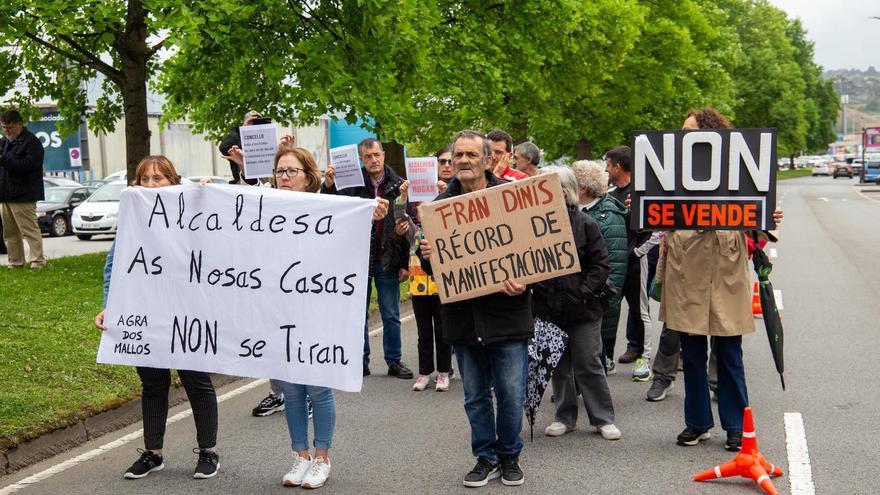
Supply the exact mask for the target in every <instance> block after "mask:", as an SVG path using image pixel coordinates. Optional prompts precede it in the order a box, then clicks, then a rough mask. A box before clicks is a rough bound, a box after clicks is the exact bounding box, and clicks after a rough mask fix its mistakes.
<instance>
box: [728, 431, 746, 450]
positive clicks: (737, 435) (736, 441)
mask: <svg viewBox="0 0 880 495" xmlns="http://www.w3.org/2000/svg"><path fill="white" fill-rule="evenodd" d="M742 444H743V432H741V431H728V432H727V441H726V442H724V449H725V450H728V451H730V452H739V449H740V448H742Z"/></svg>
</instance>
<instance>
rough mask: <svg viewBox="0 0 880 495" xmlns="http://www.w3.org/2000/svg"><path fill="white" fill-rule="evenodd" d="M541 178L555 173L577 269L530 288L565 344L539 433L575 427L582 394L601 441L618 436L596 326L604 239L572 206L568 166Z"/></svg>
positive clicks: (603, 295)
mask: <svg viewBox="0 0 880 495" xmlns="http://www.w3.org/2000/svg"><path fill="white" fill-rule="evenodd" d="M540 173H541V174H552V173H555V174H558V175H559V179H560V182H561V183H562V191H563V193H564V194H565V203H566V206H568V220H569V223H570V224H571V232H572V234H573V236H574V244H575V249H577V253H578V261H579V262H580V266H581V271H580V272H579V273H572V274H569V275H563V276H561V277H556V278H553V279H550V280H545V281H543V282H538V283H536V284H534V285H532V290H533V294H532V297H533V301H534V312H535V318H540V319H541V320H543V321H545V322H550V323H553V324H554V325H556V326H558V327H559V328H561V329H562V330H564V331H565V332H566V333H567V334H568V345H567V346H566V347H565V351H564V352H563V354H562V358H560V360H559V364H558V365H557V366H556V369H555V370H554V372H553V378H552V383H553V393H554V395H555V396H556V419H555V421H554V422H553V423H551V424H550V426H548V427H547V428H546V429H545V430H544V433H545V434H546V435H547V436H551V437H558V436H562V435H564V434H566V433H568V432H570V431H573V430H575V429H576V428H577V415H578V403H577V396H578V395H582V396H583V400H584V407H586V410H587V415H588V416H589V420H590V424H591V425H592V426H594V427H595V428H596V430H597V431H598V432H599V433H601V434H602V438H604V439H606V440H617V439H619V438H620V436H621V435H620V430H619V429H618V428H617V426H615V425H614V405H613V404H612V402H611V391H610V390H609V388H608V381H607V380H606V378H605V352H604V350H603V348H602V337H601V334H600V332H601V326H602V313H603V304H605V303H603V299H607V298H608V297H610V293H609V292H610V288H608V286H607V285H606V282H607V280H608V272H609V270H610V265H609V264H608V251H607V249H606V247H605V241H604V240H603V239H602V234H601V232H600V231H599V225H598V224H597V223H596V221H595V220H593V218H592V217H591V216H589V215H587V214H586V213H584V212H582V211H580V209H579V208H578V203H579V197H578V182H577V179H576V178H575V174H574V172H572V170H571V169H570V168H568V167H544V168H543V169H541V171H540Z"/></svg>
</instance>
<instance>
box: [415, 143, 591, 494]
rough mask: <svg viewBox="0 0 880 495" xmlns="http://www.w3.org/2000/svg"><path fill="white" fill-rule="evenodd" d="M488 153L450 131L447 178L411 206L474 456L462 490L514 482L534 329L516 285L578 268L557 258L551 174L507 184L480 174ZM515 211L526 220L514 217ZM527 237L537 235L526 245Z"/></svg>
mask: <svg viewBox="0 0 880 495" xmlns="http://www.w3.org/2000/svg"><path fill="white" fill-rule="evenodd" d="M491 152H492V150H491V148H490V145H489V141H488V140H487V139H486V138H485V137H484V136H483V135H482V134H479V133H477V132H474V131H462V132H459V133H458V134H457V135H456V137H455V140H454V141H453V149H452V166H453V169H454V171H455V178H454V179H453V180H451V181H450V182H449V185H448V187H447V189H446V191H445V192H444V193H442V194H441V195H440V196H438V197H437V200H436V201H434V202H433V203H428V204H422V205H421V206H420V207H419V215H420V218H421V219H422V223H423V227H424V228H425V238H426V240H423V241H422V243H421V255H422V258H423V262H422V266H423V267H424V268H425V271H427V272H428V273H432V274H433V275H434V277H435V279H436V280H437V283H438V289H439V290H440V295H441V300H442V301H443V305H442V306H441V314H442V318H443V337H444V340H445V341H446V342H447V343H450V344H452V345H453V348H454V349H455V356H456V359H457V360H458V367H459V370H460V371H461V379H462V384H463V386H464V397H465V412H466V413H467V416H468V421H469V422H470V426H471V449H472V451H473V454H474V456H475V457H477V464H476V465H475V466H474V468H473V469H472V470H471V471H470V472H469V473H468V474H467V475H466V476H465V478H464V485H465V486H468V487H477V486H483V485H485V484H486V483H488V482H489V480H491V479H494V478H497V477H499V476H501V478H502V483H504V484H505V485H514V486H515V485H521V484H522V483H523V480H524V477H523V473H522V471H521V470H520V467H519V454H520V452H521V451H522V448H523V441H522V438H521V437H520V430H521V429H522V420H523V404H524V401H525V384H526V374H527V372H526V370H527V363H528V353H527V352H528V351H527V345H528V344H527V342H528V339H529V338H530V337H531V336H532V335H533V333H534V324H533V321H532V315H531V295H530V293H529V291H528V290H527V287H526V285H525V283H526V282H528V281H530V280H534V279H535V273H536V272H540V271H542V270H543V271H544V272H545V273H544V274H543V275H538V276H537V279H541V277H543V278H544V279H546V278H551V277H553V276H556V274H548V273H549V272H548V268H547V267H548V265H550V264H555V265H556V270H557V271H559V273H560V274H561V273H567V272H566V270H574V271H577V270H579V269H580V268H579V264H578V263H577V257H576V256H574V257H573V258H574V260H573V262H572V260H571V259H569V254H566V253H573V252H574V250H573V247H572V235H571V226H570V225H569V222H568V221H567V218H568V217H567V213H566V211H565V203H564V201H563V199H562V192H561V188H560V186H559V179H558V177H546V178H535V179H530V180H527V181H521V182H516V183H513V184H509V183H506V182H505V181H503V180H501V179H499V178H498V177H496V176H495V175H494V174H492V173H491V171H489V170H488V166H489V156H490V155H491ZM542 180H543V181H544V182H541V181H542ZM554 180H555V183H553V182H552V181H554ZM554 185H555V187H554ZM496 188H497V189H496ZM469 193H470V194H469ZM502 193H503V194H502ZM557 206H561V208H562V212H561V213H559V212H557V211H556V208H557ZM517 211H518V212H519V214H520V215H527V216H526V217H525V218H524V219H523V220H522V221H517V218H515V217H516V216H518V215H517ZM528 215H530V216H531V217H532V218H533V219H534V222H530V221H529V220H528V218H529V217H528ZM521 229H524V230H525V232H523V231H521ZM529 232H531V234H532V239H528V238H527V237H528V235H529ZM535 236H539V237H543V238H541V239H539V240H538V241H533V239H534V237H535ZM566 236H567V238H566ZM545 239H546V240H545ZM441 241H442V242H441ZM548 246H549V248H548ZM502 252H507V253H508V254H507V255H500V254H501V253H502ZM517 254H518V255H519V256H517ZM429 258H430V260H431V263H429V262H428V259H429ZM560 266H562V267H563V268H560ZM530 276H532V279H530V278H529V277H530ZM514 280H516V281H514ZM493 386H494V391H495V397H496V399H497V404H498V407H497V410H496V409H495V407H494V405H493V400H492V393H491V392H490V388H491V387H493ZM499 465H500V467H499Z"/></svg>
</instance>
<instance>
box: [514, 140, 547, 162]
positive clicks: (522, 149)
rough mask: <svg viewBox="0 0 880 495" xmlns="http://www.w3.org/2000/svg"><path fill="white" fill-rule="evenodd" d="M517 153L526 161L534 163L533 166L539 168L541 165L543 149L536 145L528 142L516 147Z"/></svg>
mask: <svg viewBox="0 0 880 495" xmlns="http://www.w3.org/2000/svg"><path fill="white" fill-rule="evenodd" d="M516 151H519V154H520V155H522V156H523V158H525V159H526V160H528V161H530V162H532V165H534V166H536V167H537V166H538V164H539V163H541V149H540V148H538V147H537V146H535V143H533V142H531V141H526V142H524V143H519V144H518V145H516Z"/></svg>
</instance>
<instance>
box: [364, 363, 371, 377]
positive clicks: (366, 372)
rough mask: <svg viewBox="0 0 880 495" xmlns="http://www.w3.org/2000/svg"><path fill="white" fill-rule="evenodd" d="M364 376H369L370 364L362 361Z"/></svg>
mask: <svg viewBox="0 0 880 495" xmlns="http://www.w3.org/2000/svg"><path fill="white" fill-rule="evenodd" d="M364 376H370V365H369V364H367V363H364Z"/></svg>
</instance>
